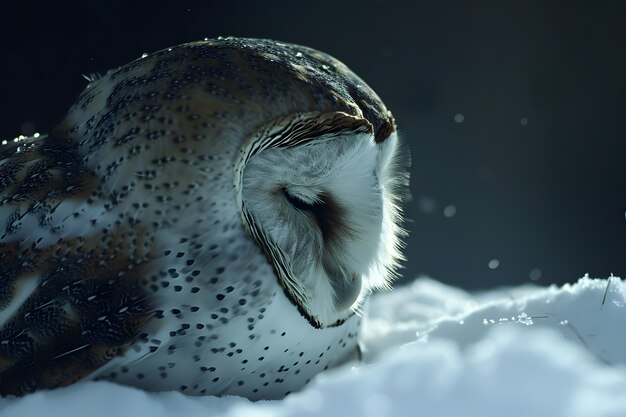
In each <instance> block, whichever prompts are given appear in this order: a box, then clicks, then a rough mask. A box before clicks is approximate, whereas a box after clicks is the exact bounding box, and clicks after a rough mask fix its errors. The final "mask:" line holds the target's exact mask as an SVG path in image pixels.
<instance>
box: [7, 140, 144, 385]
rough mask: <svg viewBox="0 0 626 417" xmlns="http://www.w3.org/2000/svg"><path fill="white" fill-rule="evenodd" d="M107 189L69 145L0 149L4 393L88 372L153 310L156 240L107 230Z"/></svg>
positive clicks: (39, 143) (31, 143) (27, 143)
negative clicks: (99, 203)
mask: <svg viewBox="0 0 626 417" xmlns="http://www.w3.org/2000/svg"><path fill="white" fill-rule="evenodd" d="M101 192H102V190H101V189H100V187H99V185H98V181H97V180H96V176H95V175H93V174H92V173H90V172H88V171H86V170H85V167H84V166H83V163H82V158H81V157H80V155H79V153H78V151H77V148H76V147H75V146H74V145H73V143H72V142H71V141H69V140H65V139H63V138H61V137H55V136H47V137H43V138H39V139H34V138H32V139H27V140H24V141H20V142H18V143H11V144H9V145H3V146H1V147H0V394H2V395H7V394H15V395H19V394H24V393H27V392H30V391H34V390H36V389H41V388H54V387H58V386H63V385H68V384H70V383H72V382H75V381H76V380H78V379H81V378H83V377H85V376H87V375H88V374H90V373H91V372H93V371H94V370H95V369H97V368H99V367H100V366H102V365H103V364H105V363H107V362H108V361H109V360H111V359H112V358H113V357H115V356H116V355H118V354H120V353H121V352H122V351H123V350H124V348H125V347H126V346H128V344H129V343H130V342H131V341H132V340H134V339H136V338H137V336H138V335H139V334H140V331H141V329H142V327H143V326H144V325H145V323H146V322H147V321H148V319H149V318H150V317H151V315H152V314H153V312H152V309H151V308H150V306H149V301H148V297H147V296H146V294H145V293H144V290H143V288H144V287H143V286H142V281H141V280H142V279H143V277H144V275H145V274H146V268H147V267H148V265H149V260H150V253H149V250H147V249H145V248H146V247H147V246H148V245H146V243H145V241H144V240H143V239H146V238H147V237H146V236H143V235H142V236H138V233H136V232H134V231H132V230H128V227H127V228H125V227H124V225H121V224H113V225H105V226H102V227H100V226H99V225H98V221H97V218H96V217H97V216H96V215H95V214H97V213H99V212H98V210H95V209H94V208H91V207H90V204H91V203H90V200H91V198H90V196H92V195H94V193H96V194H97V193H101ZM102 210H106V208H102ZM142 248H143V249H142Z"/></svg>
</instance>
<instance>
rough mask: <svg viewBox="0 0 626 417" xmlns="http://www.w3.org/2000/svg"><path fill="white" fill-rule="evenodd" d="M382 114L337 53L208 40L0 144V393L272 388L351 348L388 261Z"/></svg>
mask: <svg viewBox="0 0 626 417" xmlns="http://www.w3.org/2000/svg"><path fill="white" fill-rule="evenodd" d="M397 158H398V146H397V137H396V134H395V124H394V121H393V118H392V117H391V115H390V113H389V112H388V111H387V110H386V108H385V107H384V105H383V104H382V102H381V101H380V99H379V98H378V97H377V96H376V95H375V93H374V92H373V91H372V90H371V89H369V87H367V85H366V84H365V83H363V82H362V81H361V80H360V79H359V78H357V77H356V76H355V75H354V74H353V73H352V72H351V71H350V70H349V69H347V68H346V67H345V66H344V65H343V64H341V63H340V62H339V61H337V60H335V59H333V58H331V57H329V56H328V55H325V54H322V53H320V52H318V51H315V50H312V49H309V48H305V47H301V46H295V45H286V44H281V43H277V42H274V41H268V40H254V39H237V38H227V39H216V40H208V41H204V42H196V43H191V44H185V45H180V46H177V47H174V48H169V49H167V50H163V51H160V52H157V53H155V54H152V55H148V56H144V57H142V58H141V59H138V60H136V61H134V62H131V63H130V64H128V65H126V66H123V67H120V68H118V69H116V70H113V71H110V72H108V73H107V74H106V75H105V76H104V77H102V78H100V79H98V80H94V81H92V82H91V83H90V84H89V86H88V87H87V88H86V90H85V91H84V92H83V93H82V94H81V95H80V97H79V98H78V100H77V101H76V103H75V104H74V105H73V106H72V108H71V109H70V111H69V112H68V114H67V116H66V117H65V119H64V120H63V121H62V122H61V123H60V124H59V125H58V126H57V127H56V128H55V129H54V130H53V131H52V132H50V134H49V135H46V136H44V137H41V138H29V139H25V140H21V141H18V142H17V143H10V144H6V145H3V146H2V148H0V326H2V327H1V328H0V393H2V394H23V393H26V392H30V391H33V390H36V389H41V388H54V387H57V386H63V385H67V384H69V383H72V382H75V381H77V380H79V379H83V378H87V379H107V380H113V381H117V382H120V383H124V384H128V385H133V386H138V387H142V388H145V389H149V390H172V389H174V390H180V391H182V392H185V393H188V394H194V395H203V394H217V395H219V394H235V395H243V396H247V397H249V398H253V399H257V398H280V397H282V396H284V395H285V394H287V393H289V392H291V391H294V390H297V389H299V388H300V387H302V386H303V385H304V384H305V383H306V382H308V381H309V380H310V379H311V378H312V377H313V376H314V375H315V374H317V373H319V372H320V371H322V370H324V369H326V368H328V367H332V366H334V365H336V364H338V363H341V362H343V361H345V360H347V359H348V358H350V357H351V356H352V355H353V354H354V352H355V349H356V348H357V335H358V329H359V322H360V317H359V315H358V314H357V313H358V311H359V307H360V305H361V304H362V303H363V301H364V300H365V299H366V297H367V295H368V294H369V293H370V292H371V291H372V289H374V288H377V287H384V286H385V285H386V284H387V282H388V280H389V276H390V273H391V271H392V269H393V267H394V266H395V262H396V260H397V258H398V257H399V254H398V252H397V250H398V235H399V234H400V233H401V232H400V229H399V227H398V226H397V223H398V216H399V207H398V203H399V192H398V188H399V187H400V186H401V185H402V184H403V183H404V182H405V181H406V174H405V171H404V170H403V168H402V166H401V165H402V164H400V163H398V162H397Z"/></svg>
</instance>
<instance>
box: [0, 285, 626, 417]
mask: <svg viewBox="0 0 626 417" xmlns="http://www.w3.org/2000/svg"><path fill="white" fill-rule="evenodd" d="M625 303H626V284H625V283H624V282H623V281H622V280H621V279H620V278H617V277H611V278H610V280H606V279H605V280H600V279H590V278H586V277H585V278H581V279H580V280H579V281H578V282H577V283H575V284H571V285H565V286H563V287H556V286H552V287H547V288H546V287H538V286H523V287H517V288H508V289H500V290H494V291H490V292H486V293H480V294H470V293H467V292H464V291H462V290H460V289H456V288H451V287H448V286H446V285H444V284H441V283H439V282H436V281H434V280H431V279H428V278H421V279H418V280H416V281H415V282H414V283H413V284H412V285H409V286H406V287H402V288H399V289H397V290H396V291H394V292H391V293H388V294H379V295H376V296H374V297H373V298H372V300H371V302H370V303H369V313H368V316H367V319H366V320H365V323H364V328H363V335H362V345H363V351H364V361H363V362H362V363H358V364H349V365H346V366H345V367H343V368H339V369H335V370H331V371H329V372H326V373H324V374H321V375H319V376H318V377H317V378H316V379H315V380H314V381H313V382H312V383H311V384H309V385H308V386H307V387H306V388H305V389H304V390H303V391H302V392H299V393H295V394H292V395H290V396H289V397H287V398H286V399H285V400H282V401H261V402H256V403H252V402H250V401H248V400H246V399H242V398H237V397H225V398H215V397H187V396H184V395H182V394H180V393H178V392H163V393H147V392H143V391H140V390H137V389H134V388H129V387H123V386H119V385H115V384H112V383H106V382H83V383H78V384H75V385H73V386H70V387H67V388H63V389H58V390H54V391H47V392H38V393H35V394H31V395H28V396H26V397H23V398H4V399H0V415H1V416H3V417H18V416H19V417H27V416H41V415H45V416H46V417H56V416H59V417H60V416H63V417H67V416H87V415H88V416H90V417H100V416H107V417H109V416H112V415H113V416H135V417H136V416H143V415H145V416H150V417H161V416H163V417H165V416H167V417H169V416H174V415H180V416H191V417H193V416H229V417H244V416H245V417H248V416H250V417H266V416H285V417H287V416H342V417H345V416H363V417H369V416H372V417H386V416H419V415H423V416H435V417H436V416H481V417H483V416H484V417H488V416H507V417H516V416H550V417H558V416H567V417H577V416H580V417H583V416H584V417H589V416H616V417H617V416H620V417H623V416H625V415H626V327H625V323H624V322H625V320H626V310H625V309H624V304H625Z"/></svg>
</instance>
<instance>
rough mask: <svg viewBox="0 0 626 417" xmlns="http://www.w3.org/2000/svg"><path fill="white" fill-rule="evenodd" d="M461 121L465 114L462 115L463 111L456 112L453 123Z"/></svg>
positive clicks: (463, 119)
mask: <svg viewBox="0 0 626 417" xmlns="http://www.w3.org/2000/svg"><path fill="white" fill-rule="evenodd" d="M463 121H465V116H464V115H463V113H457V114H455V115H454V122H455V123H463Z"/></svg>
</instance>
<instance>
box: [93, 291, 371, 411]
mask: <svg viewBox="0 0 626 417" xmlns="http://www.w3.org/2000/svg"><path fill="white" fill-rule="evenodd" d="M267 300H268V302H267V303H264V304H255V305H253V306H251V308H250V309H247V310H243V309H242V310H239V311H236V309H235V311H232V312H231V310H230V309H229V311H228V312H226V310H225V309H228V307H220V308H219V309H217V310H215V309H214V310H213V311H218V312H219V313H212V312H207V313H206V314H203V313H200V314H198V313H199V312H196V316H193V317H191V316H189V315H187V314H184V313H182V314H181V315H179V317H181V318H180V319H175V317H170V318H169V319H165V320H166V322H165V323H161V329H160V330H157V331H156V332H155V333H153V334H150V335H146V336H145V337H144V338H143V339H142V340H140V341H138V342H137V344H136V345H135V346H133V347H132V348H131V349H130V351H129V353H128V355H126V356H125V357H121V358H120V359H119V360H117V361H116V362H115V364H114V366H113V367H109V369H108V371H107V373H106V374H101V377H102V378H104V379H110V380H115V381H117V382H121V383H126V384H129V385H134V386H140V387H143V388H145V389H148V390H157V391H160V390H180V391H182V392H184V393H186V394H190V395H226V394H228V395H242V396H246V397H248V398H252V399H254V398H281V397H283V396H284V395H286V394H288V393H290V392H293V391H296V390H298V389H300V388H301V387H303V386H304V385H305V384H307V383H308V382H309V381H310V380H311V379H312V378H313V377H314V376H315V375H316V374H318V373H319V372H321V371H323V370H325V369H328V368H330V367H333V366H335V365H337V364H339V363H341V362H343V361H344V360H345V358H347V357H349V356H350V355H351V353H353V352H354V350H355V349H356V344H357V335H358V327H359V318H358V317H356V316H354V317H352V318H351V319H349V320H348V321H346V322H345V323H343V324H342V325H341V326H337V327H331V328H325V329H316V328H313V327H312V326H310V324H309V323H308V321H307V320H306V319H304V318H303V317H302V316H301V315H300V313H299V312H298V311H297V309H296V308H295V307H294V306H293V305H292V304H291V302H290V301H289V300H288V299H287V298H286V297H285V295H284V294H283V292H282V289H281V288H279V287H276V291H275V292H274V293H273V294H272V295H271V296H270V297H269V298H268V299H267ZM251 304H252V303H251ZM179 310H180V309H179ZM185 316H187V317H185ZM138 358H141V359H140V360H137V359H138Z"/></svg>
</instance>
